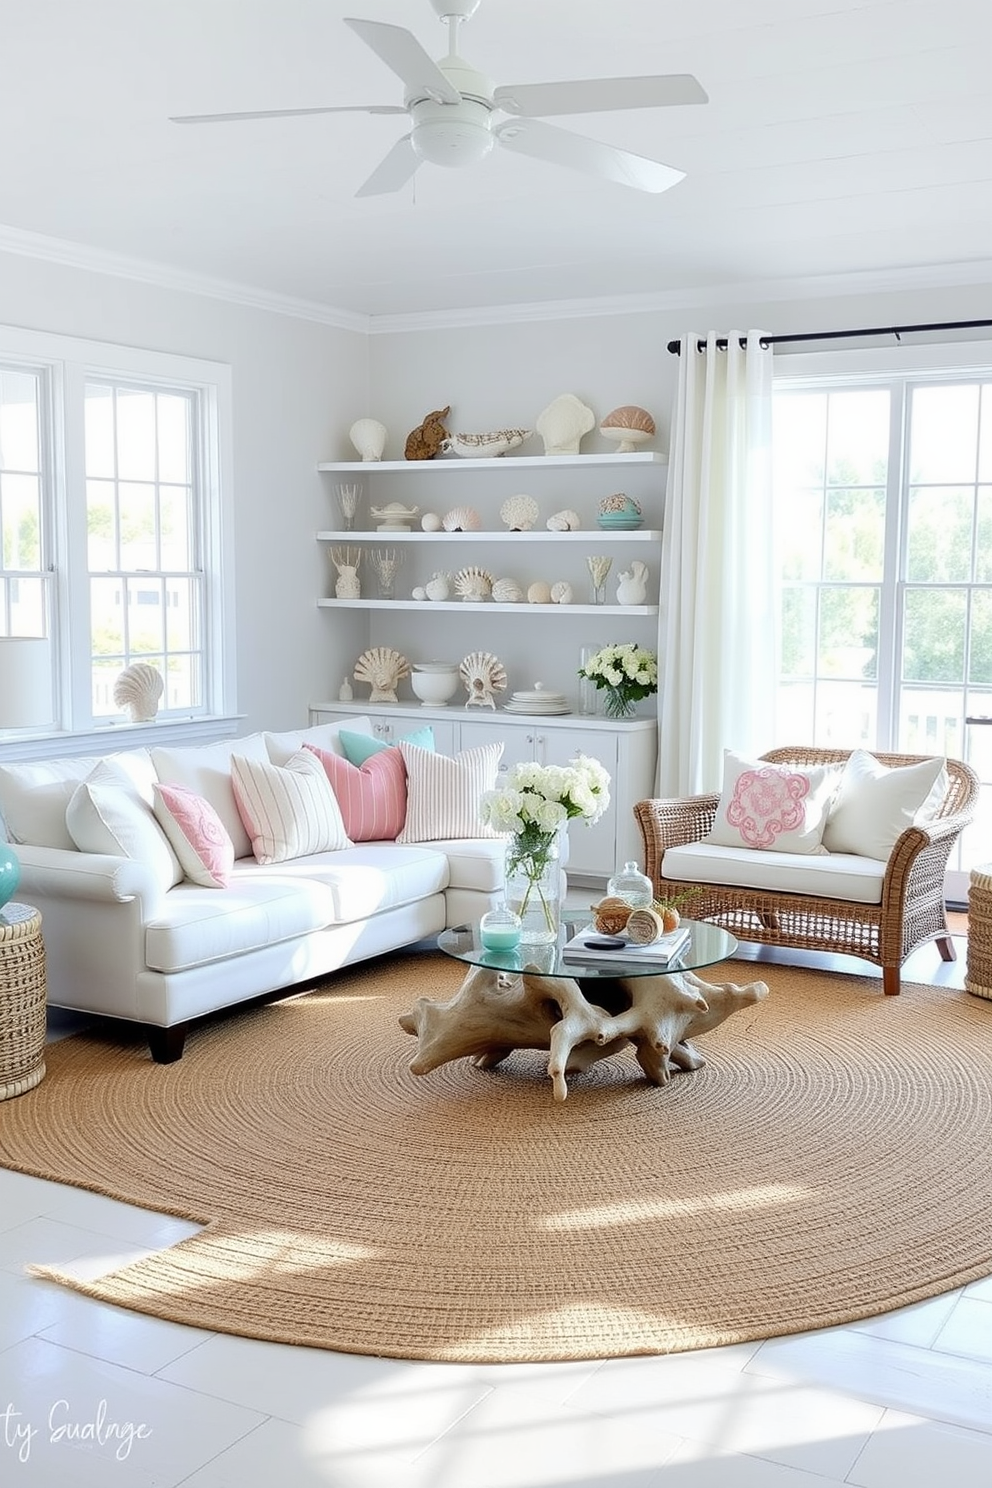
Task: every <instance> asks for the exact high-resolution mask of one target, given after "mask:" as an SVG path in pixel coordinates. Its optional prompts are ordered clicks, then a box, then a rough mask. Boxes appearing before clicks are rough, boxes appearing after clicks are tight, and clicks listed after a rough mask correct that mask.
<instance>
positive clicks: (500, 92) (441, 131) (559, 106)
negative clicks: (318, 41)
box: [172, 0, 708, 196]
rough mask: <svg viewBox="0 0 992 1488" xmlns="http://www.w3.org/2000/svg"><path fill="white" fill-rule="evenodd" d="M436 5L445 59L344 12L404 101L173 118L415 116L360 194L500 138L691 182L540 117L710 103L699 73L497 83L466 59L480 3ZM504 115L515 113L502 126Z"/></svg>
mask: <svg viewBox="0 0 992 1488" xmlns="http://www.w3.org/2000/svg"><path fill="white" fill-rule="evenodd" d="M430 3H431V5H432V6H433V8H434V10H436V11H437V14H438V15H439V17H440V18H441V20H442V21H444V22H446V23H447V26H448V55H447V56H445V57H442V58H440V59H439V60H438V61H437V62H434V61H432V59H431V58H430V57H429V56H428V54H427V52H425V50H424V48H423V47H422V46H421V45H420V42H419V41H418V40H417V38H416V37H415V36H414V35H413V34H412V33H411V32H410V31H407V30H405V29H404V28H403V27H402V26H390V25H386V24H385V23H384V22H381V21H363V20H355V19H351V18H347V17H346V18H345V25H346V26H350V27H351V29H352V31H354V32H355V33H356V35H358V36H360V37H361V39H362V40H363V41H364V42H365V43H366V45H367V46H370V47H371V48H372V50H373V51H374V52H375V53H376V55H377V56H378V57H379V58H381V60H382V61H383V62H385V64H386V66H387V67H389V68H391V69H392V71H393V72H395V73H396V74H397V76H398V77H399V78H400V79H401V80H402V82H403V83H404V85H405V93H404V97H403V105H402V107H400V106H399V105H397V104H364V105H363V104H351V105H347V106H342V107H330V108H301V109H263V110H253V111H252V112H249V113H235V114H184V115H181V116H179V117H174V118H173V119H172V123H174V124H221V123H228V122H231V121H234V120H239V119H285V118H291V117H294V116H296V117H298V116H301V115H304V114H355V113H358V114H407V115H409V117H410V120H411V122H412V126H413V127H412V128H411V130H410V133H409V134H405V135H404V136H403V137H402V139H399V140H397V142H396V144H395V145H394V146H393V148H392V149H391V150H390V151H389V153H388V154H387V155H386V157H385V159H384V160H383V161H382V162H381V163H380V164H379V165H378V166H377V167H376V169H375V170H374V171H373V172H372V174H371V176H369V178H368V180H367V181H366V182H365V184H364V185H363V186H361V187H360V188H359V190H358V191H357V192H356V193H355V194H356V196H379V195H383V194H385V193H388V192H391V191H400V190H401V189H402V188H403V187H404V186H405V185H406V183H407V182H408V181H409V180H411V179H412V177H413V175H414V174H415V172H416V171H417V170H418V168H419V167H420V165H421V163H422V162H423V161H425V160H428V161H430V162H431V163H432V164H434V165H443V166H449V167H456V168H457V167H462V166H468V165H475V164H476V163H477V162H478V161H480V160H483V159H484V158H485V157H486V156H487V155H488V154H489V152H490V151H491V150H492V148H493V146H494V145H497V144H498V145H503V146H504V147H505V148H506V149H508V150H517V151H518V152H519V153H520V154H522V155H531V156H533V157H534V158H535V159H537V160H546V161H550V162H551V163H552V164H554V165H563V166H567V167H569V168H570V169H572V170H578V171H584V172H586V173H587V174H588V175H592V176H597V177H599V179H601V180H606V181H615V182H618V183H619V184H621V185H623V186H632V187H634V188H635V189H636V190H638V191H653V192H658V191H667V190H668V188H669V187H670V186H674V185H675V184H676V182H678V181H681V180H682V178H683V176H684V174H685V172H684V171H680V170H676V169H675V168H674V167H673V166H670V165H663V164H662V163H661V161H660V160H651V159H648V158H647V157H646V156H643V155H633V154H631V152H630V151H629V150H620V149H617V148H616V147H615V146H614V145H604V144H601V143H600V142H599V141H597V140H592V139H587V138H586V137H585V136H584V135H580V134H574V133H572V131H571V130H567V129H559V128H557V127H556V126H555V125H553V124H545V123H544V122H543V119H541V118H539V117H535V116H538V115H546V114H590V113H597V112H603V111H609V110H620V109H639V108H666V107H669V106H671V105H673V104H684V103H706V102H707V101H708V100H707V96H706V94H705V92H704V91H703V89H702V88H701V87H700V85H699V83H698V82H697V81H696V79H695V78H694V77H692V76H691V74H689V73H671V74H669V75H667V76H660V77H628V78H589V79H587V80H585V81H582V82H561V83H521V84H518V85H512V84H511V85H510V86H507V87H500V88H496V87H494V86H493V84H492V83H491V82H490V81H489V79H488V78H487V77H485V76H483V74H482V73H480V72H477V71H476V70H475V68H474V67H471V66H470V65H469V63H467V62H466V61H464V60H463V58H461V57H460V56H459V55H458V30H459V27H460V26H461V24H462V22H463V21H466V20H468V18H469V17H470V16H472V15H474V14H475V12H476V10H477V9H478V7H479V0H430ZM499 114H507V115H509V117H508V118H507V119H504V120H503V121H502V122H500V121H499V120H498V118H497V115H499Z"/></svg>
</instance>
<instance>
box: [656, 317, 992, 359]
mask: <svg viewBox="0 0 992 1488" xmlns="http://www.w3.org/2000/svg"><path fill="white" fill-rule="evenodd" d="M979 326H992V320H939V321H935V322H934V323H933V324H932V325H904V326H867V327H865V326H861V327H860V328H859V329H858V330H856V331H808V332H807V333H806V334H805V335H802V336H762V338H761V344H762V346H785V345H786V344H787V343H789V342H792V341H841V340H843V339H844V337H845V336H895V338H896V340H897V341H898V340H899V337H900V336H908V335H910V333H912V332H916V331H970V330H974V329H976V328H977V327H979ZM740 346H741V350H742V351H743V350H744V348H745V347H746V346H747V340H746V338H745V337H744V336H741V337H740ZM696 349H697V351H705V350H706V342H705V341H698V342H697V343H696ZM716 349H717V351H726V349H727V340H726V337H722V338H721V339H720V340H718V341H717V343H716ZM668 350H669V351H670V352H671V353H672V354H673V356H678V355H679V354H680V353H681V351H682V342H681V341H669V343H668Z"/></svg>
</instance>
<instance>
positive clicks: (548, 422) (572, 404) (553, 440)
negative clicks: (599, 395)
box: [536, 393, 596, 455]
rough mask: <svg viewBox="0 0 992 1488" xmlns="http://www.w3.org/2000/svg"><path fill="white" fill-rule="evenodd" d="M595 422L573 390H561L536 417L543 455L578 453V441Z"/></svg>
mask: <svg viewBox="0 0 992 1488" xmlns="http://www.w3.org/2000/svg"><path fill="white" fill-rule="evenodd" d="M595 423H596V415H595V414H594V413H593V411H592V409H591V408H589V407H587V406H586V404H585V403H583V402H582V400H581V398H577V397H576V396H575V394H574V393H562V395H561V397H560V398H556V399H555V400H554V402H553V403H549V404H548V406H547V408H546V409H545V410H544V412H543V413H541V414H540V415H539V416H538V418H537V420H536V428H537V432H538V434H540V436H541V438H542V439H543V440H544V453H545V454H546V455H577V454H578V453H579V443H580V441H581V439H582V436H583V435H584V434H588V433H589V430H590V429H591V428H593V426H594V425H595Z"/></svg>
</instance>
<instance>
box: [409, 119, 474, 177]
mask: <svg viewBox="0 0 992 1488" xmlns="http://www.w3.org/2000/svg"><path fill="white" fill-rule="evenodd" d="M410 143H411V144H412V145H413V148H414V150H415V151H416V152H417V154H418V155H419V156H420V158H421V160H429V161H430V163H431V164H432V165H443V166H448V167H449V168H453V169H458V168H459V167H461V166H466V165H476V164H477V163H478V162H479V161H480V160H484V159H485V158H486V156H487V155H488V154H489V152H490V150H491V149H492V148H493V137H492V134H491V133H490V130H489V126H488V123H486V124H476V123H473V122H472V121H471V120H466V119H437V120H433V121H431V122H429V123H425V124H418V125H417V127H416V128H415V129H414V131H413V134H412V136H411V139H410Z"/></svg>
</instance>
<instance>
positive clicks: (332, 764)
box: [303, 744, 406, 842]
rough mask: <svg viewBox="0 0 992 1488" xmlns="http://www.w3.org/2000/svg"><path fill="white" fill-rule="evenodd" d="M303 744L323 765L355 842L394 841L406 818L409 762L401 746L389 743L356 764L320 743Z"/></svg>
mask: <svg viewBox="0 0 992 1488" xmlns="http://www.w3.org/2000/svg"><path fill="white" fill-rule="evenodd" d="M303 747H304V749H308V750H310V751H311V753H313V754H314V755H316V757H317V759H319V760H320V763H321V764H322V765H323V767H324V771H325V773H326V775H327V778H328V780H329V781H330V782H331V790H332V791H333V792H334V795H335V797H336V798H337V803H338V805H339V806H340V807H341V816H342V818H343V819H344V829H345V831H346V832H347V833H348V836H349V837H350V838H351V840H352V842H392V841H393V839H394V838H395V836H396V834H397V832H401V831H402V830H403V823H404V822H405V821H406V765H405V764H404V763H403V756H402V755H401V754H400V752H399V750H398V749H393V748H389V747H387V748H385V749H383V750H382V751H381V752H380V753H378V754H372V755H370V756H369V758H368V759H367V760H366V761H365V763H364V764H363V765H353V764H350V763H349V761H348V760H346V759H342V758H341V756H340V755H338V754H332V753H331V752H330V750H329V749H319V748H318V747H317V745H316V744H304V746H303Z"/></svg>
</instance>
